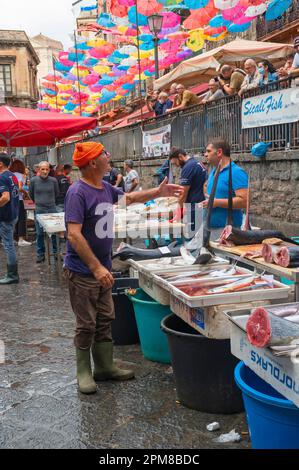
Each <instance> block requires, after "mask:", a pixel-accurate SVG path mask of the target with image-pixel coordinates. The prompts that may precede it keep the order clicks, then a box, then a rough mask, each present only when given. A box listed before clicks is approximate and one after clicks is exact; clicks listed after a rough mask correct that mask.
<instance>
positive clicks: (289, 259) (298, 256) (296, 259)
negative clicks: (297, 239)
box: [274, 246, 299, 268]
mask: <svg viewBox="0 0 299 470" xmlns="http://www.w3.org/2000/svg"><path fill="white" fill-rule="evenodd" d="M274 262H275V263H276V264H278V265H279V266H282V267H283V268H297V267H299V246H282V247H281V248H279V250H277V251H276V252H275V254H274Z"/></svg>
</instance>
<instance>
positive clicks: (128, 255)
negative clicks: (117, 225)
mask: <svg viewBox="0 0 299 470" xmlns="http://www.w3.org/2000/svg"><path fill="white" fill-rule="evenodd" d="M168 250H169V252H168V253H161V251H160V250H159V248H155V249H152V250H146V249H142V248H135V247H134V246H132V245H129V244H127V243H121V244H120V246H119V248H118V250H117V252H116V253H114V254H113V256H112V259H115V258H119V259H120V260H121V261H126V260H127V259H133V260H136V261H142V260H146V259H157V258H163V257H171V256H180V246H178V245H177V242H176V241H175V242H172V243H170V245H168Z"/></svg>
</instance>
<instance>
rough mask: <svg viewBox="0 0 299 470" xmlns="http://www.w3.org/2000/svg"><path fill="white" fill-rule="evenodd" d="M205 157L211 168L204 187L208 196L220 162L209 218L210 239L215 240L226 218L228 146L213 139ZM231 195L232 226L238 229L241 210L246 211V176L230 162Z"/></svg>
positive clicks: (241, 217)
mask: <svg viewBox="0 0 299 470" xmlns="http://www.w3.org/2000/svg"><path fill="white" fill-rule="evenodd" d="M205 157H206V159H207V161H208V163H209V165H210V166H212V167H213V169H212V171H211V173H210V175H209V178H208V182H207V187H206V193H207V195H208V196H209V195H210V194H211V190H212V186H213V182H214V175H215V171H216V168H217V167H218V165H219V163H220V162H221V170H220V173H219V177H218V184H217V189H216V194H215V200H214V205H213V209H212V217H211V228H212V235H211V238H212V239H214V240H215V239H216V238H218V236H219V235H220V233H221V231H222V230H223V228H224V227H225V226H226V224H227V218H228V197H229V165H230V161H231V159H230V145H229V144H228V142H227V141H226V140H224V139H221V138H220V139H213V140H211V141H210V142H209V144H208V145H207V148H206V152H205ZM232 193H233V194H232V195H233V226H234V227H238V228H240V227H241V225H242V220H243V209H246V206H247V196H248V176H247V173H246V172H245V171H244V170H243V169H242V168H240V167H239V166H237V165H236V164H235V163H234V162H232ZM202 205H203V207H204V208H206V207H207V205H208V200H206V201H204V202H203V203H202Z"/></svg>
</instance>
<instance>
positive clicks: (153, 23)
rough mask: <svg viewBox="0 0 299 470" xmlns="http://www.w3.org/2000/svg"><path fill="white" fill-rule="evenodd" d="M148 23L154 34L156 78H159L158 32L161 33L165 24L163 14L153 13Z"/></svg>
mask: <svg viewBox="0 0 299 470" xmlns="http://www.w3.org/2000/svg"><path fill="white" fill-rule="evenodd" d="M147 24H148V27H149V30H150V32H151V33H152V34H153V35H154V44H155V79H156V80H157V79H158V78H159V55H158V42H159V39H158V34H159V33H160V31H161V29H162V25H163V16H162V15H151V16H149V17H148V19H147Z"/></svg>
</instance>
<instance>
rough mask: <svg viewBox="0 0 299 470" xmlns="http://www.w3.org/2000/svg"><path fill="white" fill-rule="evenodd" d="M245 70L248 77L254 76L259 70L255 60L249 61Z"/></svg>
mask: <svg viewBox="0 0 299 470" xmlns="http://www.w3.org/2000/svg"><path fill="white" fill-rule="evenodd" d="M244 70H245V72H246V73H247V75H254V74H255V72H256V70H257V65H256V62H255V61H254V60H253V59H247V60H246V61H245V63H244Z"/></svg>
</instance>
